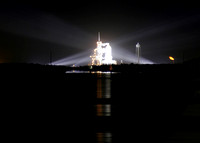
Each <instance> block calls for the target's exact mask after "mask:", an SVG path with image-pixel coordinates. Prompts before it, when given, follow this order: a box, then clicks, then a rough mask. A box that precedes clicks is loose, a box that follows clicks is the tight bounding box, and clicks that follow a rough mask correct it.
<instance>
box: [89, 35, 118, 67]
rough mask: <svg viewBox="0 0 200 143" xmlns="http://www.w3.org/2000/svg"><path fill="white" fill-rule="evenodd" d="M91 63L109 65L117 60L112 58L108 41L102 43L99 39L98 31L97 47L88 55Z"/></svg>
mask: <svg viewBox="0 0 200 143" xmlns="http://www.w3.org/2000/svg"><path fill="white" fill-rule="evenodd" d="M90 58H91V60H92V63H91V65H98V66H99V65H110V64H116V63H117V62H116V61H115V60H113V59H112V48H111V46H110V44H109V43H102V42H101V41H100V32H98V41H97V48H96V49H94V53H93V55H92V56H90Z"/></svg>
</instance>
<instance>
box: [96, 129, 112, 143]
mask: <svg viewBox="0 0 200 143" xmlns="http://www.w3.org/2000/svg"><path fill="white" fill-rule="evenodd" d="M96 138H97V143H111V142H112V133H111V132H98V133H96Z"/></svg>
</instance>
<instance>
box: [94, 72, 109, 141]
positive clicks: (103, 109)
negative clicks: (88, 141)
mask: <svg viewBox="0 0 200 143" xmlns="http://www.w3.org/2000/svg"><path fill="white" fill-rule="evenodd" d="M95 74H97V89H96V98H97V104H96V116H97V118H100V117H110V116H111V104H110V103H109V100H108V99H111V74H112V73H110V72H104V73H103V72H96V73H95ZM102 99H103V100H104V103H102ZM97 124H98V123H97ZM100 124H102V123H100ZM110 130H111V129H110ZM96 142H97V143H111V142H112V132H111V131H102V132H97V133H96Z"/></svg>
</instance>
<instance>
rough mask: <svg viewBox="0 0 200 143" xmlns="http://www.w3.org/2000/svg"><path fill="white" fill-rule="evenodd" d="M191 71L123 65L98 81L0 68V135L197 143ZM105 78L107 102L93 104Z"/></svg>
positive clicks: (197, 107) (198, 112) (199, 117)
mask: <svg viewBox="0 0 200 143" xmlns="http://www.w3.org/2000/svg"><path fill="white" fill-rule="evenodd" d="M197 67H198V66H191V65H187V66H185V65H184V66H183V65H155V66H149V65H145V66H135V65H123V66H121V67H118V68H116V67H113V69H112V70H118V72H119V73H114V72H112V73H109V77H105V74H103V73H98V74H97V73H92V72H91V73H78V74H77V73H74V74H73V73H71V74H66V73H65V71H66V70H70V69H67V68H63V67H51V66H41V65H1V66H0V68H1V73H0V77H1V102H2V104H1V105H2V108H1V109H2V111H1V119H2V120H1V125H2V127H1V129H2V131H3V134H2V136H3V137H4V138H5V139H6V140H7V142H10V141H20V142H30V141H37V142H41V141H42V142H44V141H53V142H61V141H62V142H74V143H76V142H91V143H95V142H98V143H111V142H113V143H117V142H120V143H122V142H159V143H163V142H164V143H166V142H167V143H168V142H169V143H172V142H173V143H174V142H175V143H176V142H184V143H185V142H188V143H193V142H199V141H200V122H199V121H200V86H199V85H200V78H199V77H200V76H199V67H198V68H197ZM106 78H109V82H110V89H111V98H108V99H105V98H100V99H97V96H99V95H98V94H99V92H100V93H101V91H98V88H99V82H100V86H101V89H102V92H103V89H104V88H105V89H107V88H106V87H104V86H106V85H105V84H104V83H105V82H104V81H105V79H106ZM97 92H98V93H97ZM101 94H103V93H101ZM100 105H109V106H111V113H109V115H107V116H104V115H103V114H104V113H100V114H99V113H97V112H99V111H97V110H98V109H97V106H100Z"/></svg>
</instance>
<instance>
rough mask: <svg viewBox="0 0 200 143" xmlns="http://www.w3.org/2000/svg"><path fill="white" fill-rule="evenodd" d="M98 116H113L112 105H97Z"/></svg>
mask: <svg viewBox="0 0 200 143" xmlns="http://www.w3.org/2000/svg"><path fill="white" fill-rule="evenodd" d="M96 108H97V114H96V115H97V116H111V105H110V104H97V105H96Z"/></svg>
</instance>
